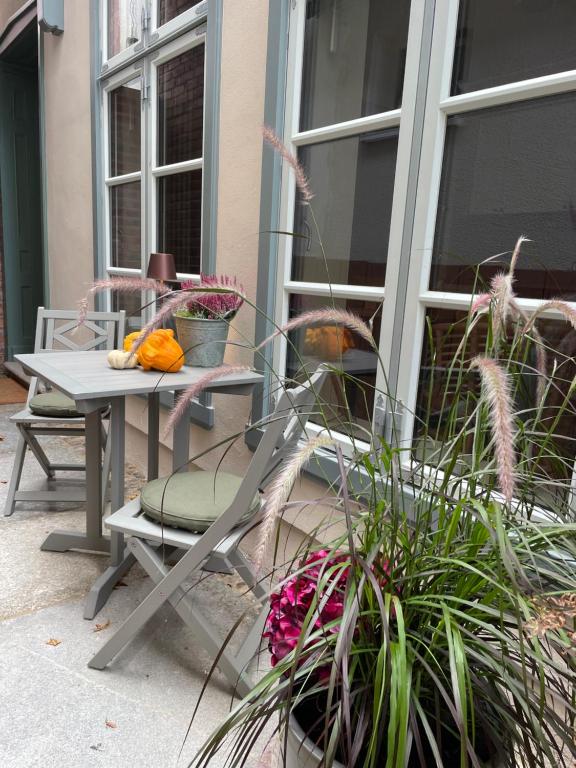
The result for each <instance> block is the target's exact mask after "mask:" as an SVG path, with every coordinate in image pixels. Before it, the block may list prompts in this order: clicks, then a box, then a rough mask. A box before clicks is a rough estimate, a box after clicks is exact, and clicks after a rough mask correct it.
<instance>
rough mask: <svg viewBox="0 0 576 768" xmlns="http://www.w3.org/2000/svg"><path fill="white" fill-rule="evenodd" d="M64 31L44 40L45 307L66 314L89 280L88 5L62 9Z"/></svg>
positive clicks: (74, 4)
mask: <svg viewBox="0 0 576 768" xmlns="http://www.w3.org/2000/svg"><path fill="white" fill-rule="evenodd" d="M65 27H66V31H65V33H64V34H63V35H60V36H58V37H57V36H55V35H51V34H45V35H44V71H45V85H44V93H45V103H46V146H45V157H46V176H47V190H46V192H47V213H48V216H47V230H48V269H49V283H50V286H49V287H50V305H51V307H52V308H54V309H57V308H70V307H73V306H74V305H75V304H76V302H77V300H78V299H79V298H81V296H83V295H84V293H85V291H86V286H87V285H89V284H90V283H91V281H92V280H93V275H94V265H93V249H92V232H93V230H92V160H91V155H92V146H91V123H90V3H89V2H88V0H76V1H75V2H69V3H66V19H65Z"/></svg>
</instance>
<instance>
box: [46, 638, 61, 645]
mask: <svg viewBox="0 0 576 768" xmlns="http://www.w3.org/2000/svg"><path fill="white" fill-rule="evenodd" d="M61 642H62V640H56V638H55V637H51V638H50V640H46V645H53V646H56V645H60V643H61Z"/></svg>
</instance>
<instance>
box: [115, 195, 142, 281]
mask: <svg viewBox="0 0 576 768" xmlns="http://www.w3.org/2000/svg"><path fill="white" fill-rule="evenodd" d="M140 214H141V210H140V182H139V181H133V182H130V183H129V184H118V185H117V186H116V187H112V188H111V189H110V236H111V238H110V245H111V248H110V251H111V265H112V266H113V267H126V268H129V269H141V268H142V254H141V245H140V242H141V241H140V237H141V231H140Z"/></svg>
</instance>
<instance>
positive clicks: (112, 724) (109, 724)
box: [106, 720, 118, 729]
mask: <svg viewBox="0 0 576 768" xmlns="http://www.w3.org/2000/svg"><path fill="white" fill-rule="evenodd" d="M106 728H112V729H114V728H118V726H117V725H116V723H115V722H114V721H113V720H106Z"/></svg>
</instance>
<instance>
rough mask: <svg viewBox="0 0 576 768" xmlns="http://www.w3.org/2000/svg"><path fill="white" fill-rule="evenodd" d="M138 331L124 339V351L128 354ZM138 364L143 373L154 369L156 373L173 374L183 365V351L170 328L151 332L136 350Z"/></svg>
mask: <svg viewBox="0 0 576 768" xmlns="http://www.w3.org/2000/svg"><path fill="white" fill-rule="evenodd" d="M140 333H141V332H140V331H135V332H134V333H130V334H129V335H128V336H126V338H125V339H124V349H125V350H126V351H127V352H129V351H130V350H131V349H132V344H133V343H134V342H135V340H136V339H137V338H138V336H140ZM136 356H137V358H138V362H139V363H140V365H141V366H142V368H144V370H145V371H149V370H150V369H151V368H154V369H155V370H156V371H165V372H167V373H175V372H176V371H179V370H180V368H182V366H183V365H184V351H183V349H182V347H181V346H180V344H178V342H177V341H176V339H175V338H174V331H173V330H172V329H171V328H159V329H158V330H157V331H152V333H151V334H150V336H148V338H147V339H146V341H144V342H143V343H142V344H141V345H140V346H139V347H138V349H137V350H136Z"/></svg>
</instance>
